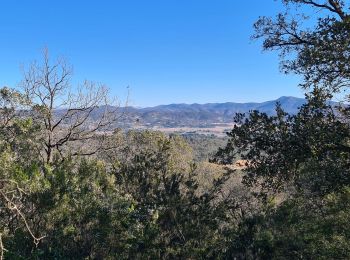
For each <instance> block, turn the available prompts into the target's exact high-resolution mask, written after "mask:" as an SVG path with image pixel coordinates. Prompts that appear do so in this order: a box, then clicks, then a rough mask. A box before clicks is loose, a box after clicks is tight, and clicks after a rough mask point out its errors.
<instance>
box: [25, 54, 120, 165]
mask: <svg viewBox="0 0 350 260" xmlns="http://www.w3.org/2000/svg"><path fill="white" fill-rule="evenodd" d="M71 76H72V69H71V67H70V66H69V65H68V64H67V63H66V62H65V60H64V59H57V60H56V61H55V62H54V63H51V62H50V59H49V54H48V51H47V50H45V51H44V53H43V61H42V63H38V62H34V63H32V64H31V66H30V67H29V68H28V69H27V70H25V71H24V80H23V81H22V83H21V87H22V88H23V90H24V91H25V94H26V96H27V97H28V99H29V100H31V111H32V117H33V118H34V119H35V120H36V121H37V122H39V123H40V125H41V127H42V131H41V133H42V136H41V140H42V146H43V149H42V150H43V151H42V157H43V160H44V161H45V162H46V163H52V161H53V158H54V157H53V156H54V155H57V156H59V157H60V158H61V159H62V160H64V158H65V157H66V156H67V155H70V156H77V155H80V156H84V155H93V154H95V153H97V152H98V151H100V150H101V149H108V147H106V143H105V139H106V136H107V134H108V131H109V130H111V127H113V124H114V123H116V122H117V121H118V119H119V118H120V116H121V113H119V110H118V107H119V102H117V100H116V99H110V98H109V91H108V89H107V88H106V87H105V86H104V85H102V84H98V83H94V82H90V81H85V82H83V83H82V84H81V85H79V86H78V87H76V88H73V87H72V86H71Z"/></svg>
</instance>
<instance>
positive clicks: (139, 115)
mask: <svg viewBox="0 0 350 260" xmlns="http://www.w3.org/2000/svg"><path fill="white" fill-rule="evenodd" d="M277 102H279V103H280V104H281V106H282V108H283V109H284V110H285V111H286V112H288V113H291V114H294V113H296V112H297V111H298V108H299V107H300V106H301V105H303V104H304V103H305V99H303V98H296V97H287V96H283V97H280V98H278V99H276V100H271V101H266V102H261V103H254V102H250V103H234V102H226V103H207V104H169V105H160V106H155V107H146V108H135V107H126V108H121V110H122V111H123V112H124V114H125V116H124V117H123V118H122V120H121V121H120V126H122V127H126V128H135V127H138V126H143V127H211V126H215V125H217V124H227V123H232V122H233V117H234V115H235V114H236V113H247V112H249V111H252V110H259V111H260V112H265V113H267V114H268V115H273V114H274V113H275V107H276V103H277Z"/></svg>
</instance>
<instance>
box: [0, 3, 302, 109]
mask: <svg viewBox="0 0 350 260" xmlns="http://www.w3.org/2000/svg"><path fill="white" fill-rule="evenodd" d="M280 8H281V5H280V4H279V3H278V2H276V1H274V0H264V1H261V0H255V1H234V0H215V1H214V0H124V1H121V0H110V1H106V0H105V1H104V0H99V1H87V0H85V1H77V0H75V1H73V0H70V1H66V0H60V1H58V0H57V1H47V0H46V1H43V0H35V1H34V0H33V1H25V0H22V1H20V0H2V1H1V2H0V34H1V40H0V86H3V85H8V86H13V87H15V86H16V85H17V84H18V82H19V81H20V79H21V71H20V66H21V65H23V64H24V65H26V64H29V63H30V61H32V60H34V59H39V58H40V53H41V50H42V49H43V48H44V47H48V48H49V50H50V53H51V56H53V57H55V56H64V57H66V58H67V60H68V61H69V63H71V64H72V65H73V67H74V82H79V81H82V80H84V79H88V80H93V81H97V82H102V83H105V84H106V85H108V86H109V87H110V89H111V91H112V94H113V95H116V96H119V97H120V98H121V99H123V98H125V96H126V93H127V86H130V105H134V106H152V105H158V104H169V103H208V102H228V101H232V102H247V101H258V102H259V101H266V100H271V99H275V98H278V97H280V96H282V95H287V96H298V97H302V96H303V92H302V91H301V90H300V89H299V87H298V86H297V84H298V78H297V77H295V76H291V75H287V76H286V75H283V74H281V73H280V72H279V69H278V57H277V54H276V53H270V52H262V51H261V43H260V42H255V41H251V40H250V36H251V34H252V33H253V29H252V25H253V23H254V21H255V20H256V19H257V18H258V17H259V16H261V15H274V14H275V13H276V12H277V11H278V10H279V9H280Z"/></svg>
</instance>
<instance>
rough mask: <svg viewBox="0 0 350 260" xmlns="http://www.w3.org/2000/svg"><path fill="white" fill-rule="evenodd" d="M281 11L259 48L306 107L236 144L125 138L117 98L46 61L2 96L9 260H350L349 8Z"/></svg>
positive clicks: (290, 4) (1, 234)
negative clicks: (270, 55)
mask: <svg viewBox="0 0 350 260" xmlns="http://www.w3.org/2000/svg"><path fill="white" fill-rule="evenodd" d="M281 2H282V3H283V6H284V7H285V8H286V9H285V10H281V13H279V14H277V16H276V18H271V17H260V18H259V20H258V21H257V22H256V23H255V25H254V28H255V34H254V36H253V38H256V39H260V40H262V41H263V48H264V49H265V50H268V51H269V50H272V51H277V52H278V53H279V54H280V59H281V64H280V65H281V69H282V71H283V72H286V73H295V74H298V75H299V76H301V77H302V79H303V81H302V83H301V86H300V87H301V88H302V89H303V90H304V91H305V100H304V101H303V102H302V103H301V104H300V108H299V109H297V111H291V112H290V113H289V112H288V111H285V109H284V108H283V106H282V105H281V104H280V103H276V105H275V113H271V112H270V111H265V110H263V111H258V109H259V107H257V110H253V111H251V112H249V113H245V114H243V113H237V114H235V115H234V118H233V119H232V120H233V121H234V123H235V126H234V127H233V129H231V130H230V131H229V132H228V133H227V137H226V138H225V137H215V136H202V135H184V136H181V135H176V134H170V135H168V134H165V133H162V132H159V131H149V130H143V131H140V130H130V131H122V130H120V129H119V128H115V127H113V126H114V125H115V124H116V123H117V122H119V120H124V119H121V117H120V116H121V115H120V113H118V112H117V108H118V106H117V104H115V103H113V100H115V99H113V98H112V97H111V95H110V93H109V91H108V88H106V87H105V86H104V85H102V84H98V83H94V82H91V81H84V83H83V84H81V85H79V87H75V86H74V84H73V82H74V81H73V80H72V71H71V67H70V66H69V65H68V64H67V63H66V62H64V61H63V60H62V59H57V60H55V59H51V58H50V57H49V55H48V52H47V51H45V52H44V55H43V59H42V61H41V62H34V63H33V64H32V65H31V66H29V67H26V68H24V75H23V80H22V81H21V84H20V86H19V87H18V88H11V87H3V88H1V89H0V223H1V224H0V259H349V258H350V168H349V165H350V124H349V122H350V107H348V106H336V105H335V104H333V103H330V102H329V101H330V100H332V99H334V97H337V99H339V97H342V98H343V101H344V102H345V103H346V102H349V96H348V92H347V91H348V90H349V80H350V69H349V64H350V63H349V58H350V57H349V55H350V52H349V48H350V46H349V35H350V19H349V17H350V13H349V12H348V11H349V7H350V3H349V2H348V1H337V0H327V1H316V0H315V1H309V0H307V1H306V0H283V1H281ZM310 10H312V12H313V14H315V15H317V17H316V18H317V19H311V20H308V16H307V15H306V14H308V13H307V12H309V11H310ZM298 105H299V104H298ZM190 107H191V109H192V108H193V107H192V106H190ZM101 108H102V109H101ZM163 109H169V108H163ZM243 112H244V111H243ZM208 113H209V112H208ZM232 116H233V115H232Z"/></svg>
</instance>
